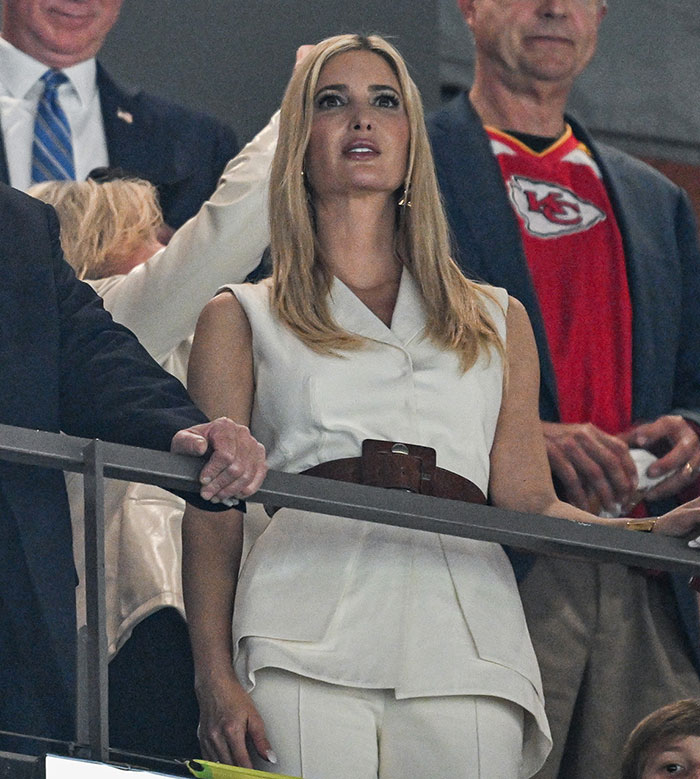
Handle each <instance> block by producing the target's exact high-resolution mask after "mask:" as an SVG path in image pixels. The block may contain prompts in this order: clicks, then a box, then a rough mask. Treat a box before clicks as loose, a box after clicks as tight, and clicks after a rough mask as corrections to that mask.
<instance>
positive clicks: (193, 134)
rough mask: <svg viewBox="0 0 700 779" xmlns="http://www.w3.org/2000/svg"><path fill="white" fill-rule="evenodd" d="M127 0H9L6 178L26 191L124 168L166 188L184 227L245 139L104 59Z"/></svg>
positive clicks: (1, 116)
mask: <svg viewBox="0 0 700 779" xmlns="http://www.w3.org/2000/svg"><path fill="white" fill-rule="evenodd" d="M122 2H123V0H3V2H2V34H1V36H0V129H1V130H2V143H0V181H4V182H6V183H8V184H11V185H12V186H13V187H16V188H17V189H24V190H26V189H28V188H29V186H31V184H33V183H36V182H38V181H45V180H47V179H65V178H75V179H77V180H79V181H80V180H83V179H85V178H86V177H87V175H88V174H89V173H90V171H92V170H93V169H94V168H98V167H118V168H121V169H122V170H124V171H126V172H127V173H128V174H130V175H133V176H137V177H139V178H145V179H147V180H148V181H150V182H151V183H152V184H154V185H155V186H156V187H157V188H158V192H159V195H160V203H161V207H162V209H163V214H164V216H165V221H166V223H167V224H168V225H170V226H171V227H172V228H174V229H176V228H178V227H180V225H182V224H183V223H184V222H185V221H187V219H189V218H190V217H191V216H193V215H194V214H195V213H196V212H197V211H198V210H199V207H200V206H201V205H202V203H203V202H204V201H205V200H206V199H207V198H208V197H209V195H211V194H212V192H213V191H214V189H215V188H216V184H217V182H218V179H219V176H220V175H221V173H222V172H223V169H224V167H225V165H226V163H227V162H228V161H229V160H230V159H231V158H233V157H234V156H235V155H236V153H237V152H238V143H237V141H236V137H235V134H234V133H233V131H232V130H231V128H230V127H228V126H227V125H224V124H223V123H221V122H219V121H217V120H216V119H213V118H212V117H209V116H206V115H204V114H201V113H199V112H196V111H191V110H189V109H187V108H183V107H182V106H178V105H175V104H173V103H170V102H167V101H165V100H161V99H160V98H158V97H155V96H153V95H149V94H147V93H145V92H143V91H140V90H135V91H132V90H126V89H123V88H122V87H121V86H119V85H118V84H117V83H115V82H114V81H113V80H112V78H111V77H110V75H109V74H108V73H107V72H106V71H105V69H104V68H103V67H102V65H101V64H100V63H99V62H98V61H97V59H96V56H97V54H98V52H99V50H100V48H101V47H102V43H103V42H104V40H105V37H106V36H107V34H108V33H109V31H110V30H111V28H112V27H113V25H114V24H115V22H116V21H117V18H118V16H119V11H120V9H121V6H122ZM35 118H36V123H35ZM69 160H71V161H70V162H69Z"/></svg>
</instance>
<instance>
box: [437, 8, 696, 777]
mask: <svg viewBox="0 0 700 779" xmlns="http://www.w3.org/2000/svg"><path fill="white" fill-rule="evenodd" d="M459 5H460V8H461V10H462V13H463V14H464V17H465V19H466V21H467V24H468V25H469V27H470V28H471V30H472V32H473V34H474V38H475V42H476V68H475V78H474V84H473V87H472V89H471V90H470V92H469V94H466V93H465V94H461V95H458V96H457V97H456V98H455V99H454V100H453V101H452V102H451V103H450V104H448V105H447V106H445V107H444V108H443V109H442V110H441V111H439V112H438V113H437V114H435V115H434V116H433V117H431V119H430V121H429V125H430V133H431V139H432V142H433V148H434V152H435V159H436V166H437V170H438V176H439V179H440V184H441V187H442V190H443V195H444V197H445V201H446V206H447V211H448V216H449V219H450V223H451V227H452V230H453V234H454V236H455V239H456V244H457V249H458V255H457V259H458V260H459V261H460V263H461V265H462V267H463V268H464V269H465V272H466V273H468V274H469V275H472V276H477V277H481V278H483V279H485V280H486V281H488V282H489V283H491V284H498V285H502V286H505V287H506V288H507V289H508V290H509V291H510V292H511V293H512V294H513V295H514V296H515V297H517V298H519V299H520V300H521V301H522V302H523V303H524V305H525V306H526V308H527V310H528V312H529V314H530V317H531V320H532V324H533V329H534V331H535V336H536V339H537V343H538V348H539V351H540V362H541V373H542V386H541V392H540V413H541V416H542V419H543V420H544V421H543V429H544V434H545V439H546V442H547V449H548V454H549V460H550V465H551V468H552V474H553V477H554V479H555V481H556V483H557V486H558V489H559V491H560V494H561V495H562V496H563V497H564V498H565V499H567V500H569V501H570V502H571V503H574V504H576V505H578V506H581V507H583V508H588V509H591V510H595V511H599V510H606V511H608V512H610V513H615V514H619V513H622V514H629V513H630V512H631V511H632V509H633V507H634V505H635V504H636V503H637V502H638V498H639V493H638V490H639V487H640V484H644V483H649V482H652V483H653V482H657V480H659V481H658V483H657V484H656V486H653V487H652V488H651V489H649V490H648V491H647V493H646V495H645V499H646V500H645V504H644V506H642V507H641V508H638V509H637V510H636V512H635V513H636V514H637V515H638V514H642V513H643V512H644V511H645V510H646V511H648V512H649V513H652V514H655V513H658V512H659V510H660V507H659V503H657V502H663V501H672V500H675V499H676V498H677V496H678V495H679V493H681V492H682V491H683V490H684V489H686V488H688V487H689V486H691V485H692V484H693V483H694V482H695V480H696V479H697V472H698V469H699V468H700V441H699V440H698V436H697V433H696V427H695V425H696V424H697V423H700V307H699V306H698V303H697V301H698V296H699V295H700V252H699V250H698V244H697V234H696V227H695V223H694V219H693V216H692V212H691V209H690V207H689V204H688V200H687V197H686V196H685V193H683V192H682V191H681V190H680V189H678V188H677V187H675V186H674V185H673V184H672V183H671V182H669V181H668V180H667V179H665V178H664V177H663V176H661V175H660V174H658V173H657V172H655V171H653V170H652V169H651V168H649V167H647V166H645V165H643V164H642V163H640V162H638V161H636V160H634V159H632V158H631V157H629V156H627V155H625V154H622V153H621V152H618V151H616V150H614V149H611V148H609V147H605V146H603V145H601V144H596V143H595V142H594V141H593V140H592V139H591V138H590V136H589V135H588V133H587V132H586V131H585V129H584V128H583V127H582V126H581V125H579V124H578V123H576V122H575V121H574V120H573V119H571V118H570V117H567V116H565V106H566V102H567V99H568V96H569V93H570V90H571V87H572V85H573V82H574V80H575V78H576V77H577V76H578V75H579V73H581V71H582V70H583V69H584V68H585V67H586V65H587V64H588V62H589V61H590V59H591V57H592V55H593V53H594V51H595V46H596V41H597V33H598V28H599V25H600V23H601V21H602V19H603V17H604V15H605V12H606V4H605V2H604V0H459ZM635 449H645V450H651V451H652V452H654V454H656V455H661V456H660V457H659V459H658V460H656V462H654V464H653V465H651V466H650V467H648V466H647V465H643V466H640V469H639V472H638V468H637V465H636V460H635V457H636V456H637V455H636V453H635V452H634V450H635ZM649 524H651V523H648V522H647V523H645V524H642V525H641V527H646V526H648V525H649ZM633 526H634V525H633ZM639 526H640V525H637V527H639ZM521 594H522V597H523V603H524V606H525V611H526V614H527V616H528V622H529V625H530V630H531V633H532V638H533V643H534V645H535V649H536V651H537V653H538V657H539V660H540V664H541V668H542V675H543V683H544V690H545V697H546V699H547V707H548V715H549V718H550V724H551V726H552V731H553V739H554V749H553V752H552V755H551V756H550V759H549V760H548V763H547V765H546V766H545V768H544V769H543V771H542V772H541V774H540V776H542V777H560V778H561V779H579V778H580V779H583V777H591V776H605V775H608V774H612V773H614V769H615V764H616V762H617V761H618V758H619V755H620V753H621V749H622V744H623V743H624V738H625V735H626V733H627V732H628V731H629V729H630V728H631V727H632V726H633V725H634V724H635V722H636V721H638V720H639V719H641V718H642V717H643V716H645V715H646V714H648V713H649V712H650V711H652V710H654V709H655V708H657V707H659V706H661V705H663V704H665V703H668V702H669V701H671V700H675V699H677V698H684V697H689V696H690V695H695V696H697V695H698V692H700V680H699V679H698V669H700V640H699V637H698V616H697V607H696V602H695V595H694V593H693V592H692V591H691V590H689V589H688V587H687V582H686V581H683V579H682V577H681V578H680V579H676V578H675V577H668V576H654V575H651V574H650V573H649V572H642V571H637V570H632V569H628V568H623V567H622V566H616V565H593V564H589V563H579V562H574V561H562V560H550V559H545V558H540V559H538V560H537V561H536V562H535V564H534V566H533V567H532V569H531V570H530V572H529V574H528V575H527V576H526V577H525V578H524V580H523V581H522V582H521Z"/></svg>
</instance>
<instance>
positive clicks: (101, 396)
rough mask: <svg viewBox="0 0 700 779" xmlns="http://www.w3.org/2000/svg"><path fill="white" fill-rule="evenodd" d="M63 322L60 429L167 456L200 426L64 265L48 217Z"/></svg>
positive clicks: (183, 398) (192, 410)
mask: <svg viewBox="0 0 700 779" xmlns="http://www.w3.org/2000/svg"><path fill="white" fill-rule="evenodd" d="M46 214H47V220H48V231H49V235H50V241H51V255H52V256H51V263H52V269H53V274H54V279H55V289H56V296H57V305H58V310H59V315H60V330H59V337H60V344H59V371H60V377H59V391H60V399H59V407H60V427H61V430H63V431H64V432H66V433H69V434H72V435H78V436H85V437H89V438H101V439H103V440H107V441H116V442H118V443H125V444H131V445H134V446H142V447H146V448H150V449H162V450H168V449H169V448H170V441H171V439H172V436H173V435H174V434H175V433H176V432H177V431H178V430H179V429H181V428H183V427H189V426H190V425H193V424H199V423H200V422H205V421H206V417H205V416H204V415H203V414H202V413H201V412H200V411H199V410H198V409H197V408H196V407H195V406H194V404H193V403H192V401H191V400H190V399H189V397H188V395H187V393H186V391H185V389H184V387H183V386H182V385H181V384H180V382H178V381H177V379H175V378H174V377H172V376H170V375H169V374H168V373H166V372H165V371H164V370H162V368H160V366H159V365H158V364H157V363H156V362H155V361H153V360H152V359H151V357H150V356H149V355H148V353H147V352H146V351H145V349H143V348H142V347H141V345H140V344H139V342H138V341H137V339H136V337H135V336H134V335H133V334H132V333H131V332H130V331H129V330H127V329H126V328H124V327H122V326H121V325H118V324H116V323H115V322H114V321H113V320H112V318H111V317H110V315H109V314H108V313H107V312H106V311H105V310H104V308H103V307H102V301H101V300H100V298H99V297H98V296H97V295H96V294H95V293H94V291H93V290H92V289H91V288H90V287H89V286H88V285H87V284H84V283H83V282H80V281H78V280H77V279H76V278H75V275H74V274H73V271H72V269H71V268H70V266H69V265H68V264H67V263H66V262H65V260H64V259H63V253H62V251H61V247H60V243H59V237H58V236H59V232H58V223H57V220H56V216H55V214H54V212H53V209H47V211H46Z"/></svg>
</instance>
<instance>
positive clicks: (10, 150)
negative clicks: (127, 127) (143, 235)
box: [0, 37, 109, 189]
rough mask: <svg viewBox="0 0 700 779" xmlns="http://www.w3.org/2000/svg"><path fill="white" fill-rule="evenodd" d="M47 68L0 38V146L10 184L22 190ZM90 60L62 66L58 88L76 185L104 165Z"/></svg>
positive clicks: (25, 185) (27, 180)
mask: <svg viewBox="0 0 700 779" xmlns="http://www.w3.org/2000/svg"><path fill="white" fill-rule="evenodd" d="M48 69H49V68H48V66H47V65H45V64H44V63H42V62H39V61H38V60H35V59H34V58H33V57H30V56H29V55H28V54H25V53H24V52H23V51H20V50H19V49H17V48H15V47H14V46H13V45H12V44H11V43H8V41H6V40H5V39H4V38H1V37H0V124H1V126H2V135H3V140H4V143H5V154H6V157H7V167H8V171H9V174H10V184H11V185H12V186H13V187H16V188H17V189H27V188H28V187H29V186H31V184H32V180H31V167H32V140H33V137H34V119H35V116H36V108H37V104H38V102H39V99H40V97H41V95H42V93H43V91H44V85H43V83H42V82H41V81H40V78H41V76H43V75H44V73H46V71H47V70H48ZM96 72H97V66H96V63H95V60H94V58H93V59H89V60H86V61H85V62H80V63H78V64H77V65H72V66H71V67H69V68H65V69H64V70H63V73H65V74H66V76H67V77H68V81H67V82H66V83H65V84H61V86H60V87H59V88H58V99H59V102H60V103H61V108H63V111H64V112H65V114H66V116H67V117H68V122H69V123H70V127H71V135H72V140H73V159H74V164H75V175H76V178H77V179H78V181H82V180H83V179H85V178H87V175H88V173H89V172H90V171H91V170H92V169H93V168H97V167H100V166H103V165H108V164H109V156H108V154H107V141H106V139H105V131H104V125H103V122H102V111H101V107H100V95H99V92H98V90H97V84H96V81H95V75H96Z"/></svg>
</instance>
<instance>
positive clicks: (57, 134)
mask: <svg viewBox="0 0 700 779" xmlns="http://www.w3.org/2000/svg"><path fill="white" fill-rule="evenodd" d="M41 81H43V82H44V94H43V95H42V96H41V99H40V100H39V103H38V104H37V109H36V119H35V121H34V141H33V143H32V182H33V183H35V184H36V183H39V182H40V181H57V180H63V179H74V178H75V165H74V164H73V141H72V139H71V131H70V124H69V123H68V118H67V117H66V114H65V112H64V110H63V109H62V108H61V104H60V103H59V102H58V88H59V86H60V85H61V84H65V83H66V81H68V77H67V76H66V74H65V73H63V72H62V71H60V70H47V71H46V73H44V75H43V76H42V77H41Z"/></svg>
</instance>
